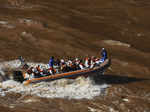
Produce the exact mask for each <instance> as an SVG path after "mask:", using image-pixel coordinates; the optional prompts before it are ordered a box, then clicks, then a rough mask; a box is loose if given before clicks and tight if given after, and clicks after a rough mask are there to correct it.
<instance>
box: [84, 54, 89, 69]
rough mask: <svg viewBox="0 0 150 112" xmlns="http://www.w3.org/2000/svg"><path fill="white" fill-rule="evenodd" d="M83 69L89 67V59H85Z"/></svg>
mask: <svg viewBox="0 0 150 112" xmlns="http://www.w3.org/2000/svg"><path fill="white" fill-rule="evenodd" d="M84 65H85V67H86V68H89V67H90V58H88V57H86V58H85V63H84Z"/></svg>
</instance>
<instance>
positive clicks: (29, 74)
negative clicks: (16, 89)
mask: <svg viewBox="0 0 150 112" xmlns="http://www.w3.org/2000/svg"><path fill="white" fill-rule="evenodd" d="M34 76H35V75H34V68H33V67H31V68H29V69H28V70H27V72H26V73H25V74H24V78H25V79H32V78H34Z"/></svg>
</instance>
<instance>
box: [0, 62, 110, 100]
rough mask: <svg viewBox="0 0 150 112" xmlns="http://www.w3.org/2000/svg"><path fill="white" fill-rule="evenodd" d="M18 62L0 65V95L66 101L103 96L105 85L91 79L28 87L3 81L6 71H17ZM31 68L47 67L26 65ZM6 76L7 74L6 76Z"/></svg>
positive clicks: (83, 78)
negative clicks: (8, 94) (17, 95)
mask: <svg viewBox="0 0 150 112" xmlns="http://www.w3.org/2000/svg"><path fill="white" fill-rule="evenodd" d="M20 64H21V63H20V61H19V60H13V61H6V62H1V63H0V76H1V77H0V78H1V79H0V81H1V82H0V95H1V96H5V95H6V94H7V93H20V94H22V95H33V96H39V97H44V98H68V99H83V98H84V99H92V98H94V97H96V96H99V95H101V94H105V89H106V88H107V87H109V85H107V84H105V83H104V84H101V85H98V84H96V83H95V82H94V81H93V80H92V79H91V78H89V77H88V78H85V77H79V78H77V79H59V80H55V81H49V82H44V81H43V82H39V83H34V84H30V85H26V86H25V85H23V83H19V82H16V81H14V80H11V79H6V78H5V80H4V77H5V75H6V74H5V70H6V69H17V68H18V67H19V66H20ZM28 64H29V65H31V66H37V65H38V64H40V65H42V66H47V64H43V63H33V62H32V63H31V62H30V63H28ZM7 75H8V74H7Z"/></svg>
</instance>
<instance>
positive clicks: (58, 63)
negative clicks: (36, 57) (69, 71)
mask: <svg viewBox="0 0 150 112" xmlns="http://www.w3.org/2000/svg"><path fill="white" fill-rule="evenodd" d="M55 65H56V66H58V67H59V66H60V59H58V58H57V59H56V61H55Z"/></svg>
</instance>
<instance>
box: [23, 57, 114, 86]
mask: <svg viewBox="0 0 150 112" xmlns="http://www.w3.org/2000/svg"><path fill="white" fill-rule="evenodd" d="M110 65H111V60H110V59H106V60H105V61H104V62H103V63H102V64H100V65H99V66H96V67H94V68H87V69H83V70H76V71H71V72H66V73H60V74H54V75H50V76H44V77H39V78H32V79H29V80H25V81H23V84H24V85H27V84H30V83H36V82H41V81H52V80H57V79H62V78H77V77H79V76H84V77H88V76H89V75H90V76H92V75H94V74H100V75H101V74H103V72H104V71H105V70H106V69H107V68H108V67H109V66H110Z"/></svg>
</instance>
